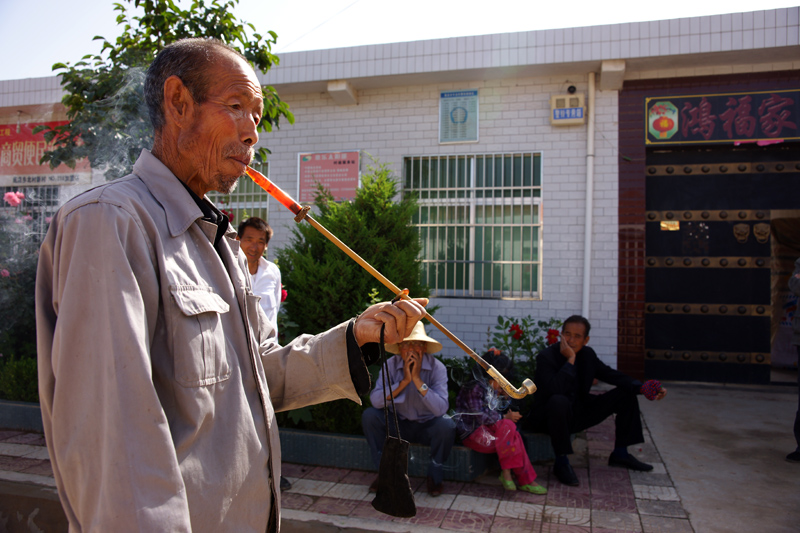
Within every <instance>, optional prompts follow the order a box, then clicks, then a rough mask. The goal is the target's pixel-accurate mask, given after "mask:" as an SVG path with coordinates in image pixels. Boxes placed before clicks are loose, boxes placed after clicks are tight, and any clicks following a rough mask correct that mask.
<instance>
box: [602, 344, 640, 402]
mask: <svg viewBox="0 0 800 533" xmlns="http://www.w3.org/2000/svg"><path fill="white" fill-rule="evenodd" d="M592 355H593V361H592V364H593V366H594V376H595V377H596V378H597V379H599V380H600V381H603V382H605V383H608V384H610V385H614V386H615V387H621V388H623V389H627V390H629V391H630V392H632V393H634V394H639V392H640V391H641V389H642V382H641V381H639V380H638V379H634V378H632V377H630V376H629V375H627V374H624V373H622V372H620V371H619V370H614V369H613V368H611V367H610V366H608V365H607V364H605V363H604V362H602V361H601V360H600V358H599V357H597V354H595V353H594V352H592Z"/></svg>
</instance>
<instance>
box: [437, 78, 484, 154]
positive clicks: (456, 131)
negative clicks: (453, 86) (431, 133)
mask: <svg viewBox="0 0 800 533" xmlns="http://www.w3.org/2000/svg"><path fill="white" fill-rule="evenodd" d="M470 142H478V90H477V89H469V90H465V91H442V93H441V94H440V97H439V143H440V144H445V143H470Z"/></svg>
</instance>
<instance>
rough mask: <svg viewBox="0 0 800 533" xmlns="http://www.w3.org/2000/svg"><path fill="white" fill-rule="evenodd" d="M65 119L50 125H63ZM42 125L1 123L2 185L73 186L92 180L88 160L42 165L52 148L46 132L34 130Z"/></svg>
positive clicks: (0, 159)
mask: <svg viewBox="0 0 800 533" xmlns="http://www.w3.org/2000/svg"><path fill="white" fill-rule="evenodd" d="M62 124H66V122H65V121H64V122H47V123H45V124H44V125H47V126H60V125H62ZM41 125H42V124H20V125H19V127H17V125H16V124H1V125H0V186H6V187H7V186H14V185H29V186H31V185H73V184H76V183H90V182H91V170H90V168H89V163H88V162H87V161H86V160H82V161H79V162H78V163H77V164H76V166H75V168H74V169H72V168H69V167H68V166H66V165H60V166H59V167H57V168H55V169H51V168H50V166H49V165H40V164H39V159H40V158H41V157H42V155H43V154H44V152H45V151H47V150H49V149H50V148H51V147H50V146H49V145H48V143H47V142H46V141H45V140H44V133H37V134H34V133H33V129H34V128H35V127H37V126H41Z"/></svg>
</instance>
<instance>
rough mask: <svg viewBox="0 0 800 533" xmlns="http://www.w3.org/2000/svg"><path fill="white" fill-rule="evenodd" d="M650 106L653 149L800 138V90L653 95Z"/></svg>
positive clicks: (648, 134)
mask: <svg viewBox="0 0 800 533" xmlns="http://www.w3.org/2000/svg"><path fill="white" fill-rule="evenodd" d="M645 108H646V115H647V129H646V133H645V136H646V138H645V142H646V144H649V145H652V144H699V143H741V142H760V143H768V144H769V143H773V142H779V141H794V140H798V139H800V90H789V91H762V92H751V93H730V94H705V95H703V94H700V95H687V96H682V95H678V96H657V97H648V98H646V99H645Z"/></svg>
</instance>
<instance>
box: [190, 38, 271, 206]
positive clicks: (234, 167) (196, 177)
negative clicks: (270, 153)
mask: <svg viewBox="0 0 800 533" xmlns="http://www.w3.org/2000/svg"><path fill="white" fill-rule="evenodd" d="M209 78H210V79H211V86H210V88H209V91H208V98H207V100H206V101H205V102H203V103H201V104H197V103H196V104H195V106H194V113H193V115H192V120H191V124H190V125H189V127H188V128H187V129H186V130H185V131H184V132H183V134H182V135H181V137H180V141H179V151H180V153H181V157H182V159H183V160H184V161H185V162H186V163H187V164H188V165H189V167H190V168H191V172H190V177H189V181H188V182H187V183H189V185H190V186H192V183H195V184H197V186H198V188H199V189H200V190H202V191H204V193H205V192H208V191H212V190H215V191H219V192H220V193H222V194H229V193H230V192H231V191H233V189H234V188H235V187H236V182H237V180H238V179H239V177H241V176H242V175H243V174H244V171H245V168H246V167H247V165H249V164H250V162H251V161H252V159H253V148H254V146H255V144H256V143H257V142H258V132H257V129H256V128H257V126H258V124H259V122H260V121H261V116H262V114H263V110H264V102H263V98H262V94H261V86H260V85H259V82H258V78H257V77H256V75H255V72H253V69H252V68H250V65H248V64H247V62H245V61H244V60H242V59H241V58H239V57H237V56H235V55H233V54H231V53H227V52H220V53H219V54H218V56H217V58H216V59H215V63H214V64H213V65H212V66H210V67H209Z"/></svg>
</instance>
